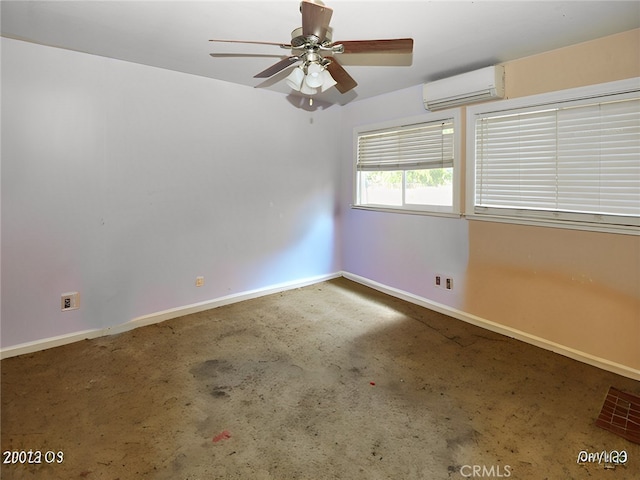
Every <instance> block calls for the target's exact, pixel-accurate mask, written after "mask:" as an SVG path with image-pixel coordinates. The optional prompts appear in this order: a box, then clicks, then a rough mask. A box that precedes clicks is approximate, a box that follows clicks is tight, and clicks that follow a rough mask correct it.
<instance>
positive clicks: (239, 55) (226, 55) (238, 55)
mask: <svg viewBox="0 0 640 480" xmlns="http://www.w3.org/2000/svg"><path fill="white" fill-rule="evenodd" d="M209 55H211V56H212V57H213V58H253V57H269V58H282V55H269V54H266V53H210V54H209Z"/></svg>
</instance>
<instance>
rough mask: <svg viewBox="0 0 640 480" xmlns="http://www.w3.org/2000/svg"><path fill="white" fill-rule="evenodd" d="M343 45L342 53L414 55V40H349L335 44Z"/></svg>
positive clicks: (335, 43)
mask: <svg viewBox="0 0 640 480" xmlns="http://www.w3.org/2000/svg"><path fill="white" fill-rule="evenodd" d="M333 43H334V45H342V46H343V47H344V51H343V52H342V53H412V52H413V38H396V39H390V40H348V41H346V42H333Z"/></svg>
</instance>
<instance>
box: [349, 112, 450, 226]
mask: <svg viewBox="0 0 640 480" xmlns="http://www.w3.org/2000/svg"><path fill="white" fill-rule="evenodd" d="M458 117H459V115H458V113H457V112H455V114H452V113H451V112H449V114H448V115H446V114H445V115H444V116H443V115H440V116H438V117H436V116H435V115H433V114H430V115H425V116H422V117H420V118H419V119H416V118H414V119H405V120H404V121H402V122H401V123H402V124H403V125H401V126H399V125H397V123H400V122H395V123H396V124H395V125H391V126H378V127H373V128H372V127H366V129H364V128H363V129H356V132H355V135H354V137H355V142H356V145H355V148H356V189H355V191H356V199H355V206H357V207H363V208H373V209H381V210H387V209H393V210H406V211H412V212H431V213H443V214H450V213H454V212H455V211H456V210H458V206H457V201H456V190H457V188H456V172H455V170H456V168H455V163H456V162H455V161H454V160H455V155H456V151H457V150H458V149H457V148H456V143H458V142H457V138H458V137H457V136H459V134H458V132H457V130H458V128H456V127H457V123H458V121H459V118H458ZM412 120H413V121H416V120H421V121H416V123H413V122H412ZM425 120H426V121H425Z"/></svg>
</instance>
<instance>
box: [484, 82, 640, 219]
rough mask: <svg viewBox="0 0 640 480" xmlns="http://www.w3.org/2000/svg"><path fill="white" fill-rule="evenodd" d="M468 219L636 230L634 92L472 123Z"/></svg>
mask: <svg viewBox="0 0 640 480" xmlns="http://www.w3.org/2000/svg"><path fill="white" fill-rule="evenodd" d="M475 131H476V138H475V143H476V144H475V206H474V210H475V213H480V214H482V213H489V214H496V215H506V216H525V217H527V216H528V217H542V218H553V219H560V220H569V221H584V222H596V223H612V224H618V225H640V221H639V220H640V96H639V94H638V92H635V93H633V94H631V95H630V94H626V95H623V96H615V95H612V96H607V97H603V98H601V99H595V100H594V99H591V100H582V101H574V102H567V103H562V104H556V105H549V106H545V107H533V108H526V109H520V110H518V111H517V112H515V111H514V112H510V111H502V112H498V113H484V114H480V115H478V116H477V117H476V130H475Z"/></svg>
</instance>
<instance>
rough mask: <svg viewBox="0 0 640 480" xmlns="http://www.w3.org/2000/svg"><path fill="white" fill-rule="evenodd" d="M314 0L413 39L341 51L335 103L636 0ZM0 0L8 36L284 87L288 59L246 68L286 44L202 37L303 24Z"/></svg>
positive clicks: (228, 4) (580, 38) (594, 24)
mask: <svg viewBox="0 0 640 480" xmlns="http://www.w3.org/2000/svg"><path fill="white" fill-rule="evenodd" d="M324 3H325V4H326V6H328V7H331V8H333V17H332V20H331V27H332V29H333V39H334V41H339V40H368V39H380V38H402V37H412V38H413V39H414V52H413V55H395V56H394V55H377V56H376V55H358V56H354V55H342V56H340V57H339V61H340V63H341V64H342V65H343V66H344V67H345V68H346V69H347V71H348V72H349V73H350V74H351V76H353V77H354V78H355V79H356V81H357V82H358V84H359V85H358V86H357V87H356V88H355V89H354V90H352V91H351V92H348V93H347V94H344V95H341V94H340V93H339V92H337V91H336V89H335V88H332V89H330V91H328V92H325V93H324V94H322V95H321V96H319V98H318V100H322V101H325V102H329V103H338V104H345V103H347V102H349V101H353V100H357V99H363V98H367V97H371V96H374V95H379V94H382V93H386V92H390V91H394V90H399V89H402V88H406V87H410V86H413V85H418V84H421V83H424V82H425V81H431V80H437V79H440V78H444V77H447V76H450V75H455V74H458V73H462V72H465V71H469V70H474V69H476V68H481V67H484V66H488V65H492V64H496V63H500V62H505V61H509V60H513V59H516V58H521V57H525V56H529V55H534V54H536V53H540V52H544V51H547V50H552V49H555V48H560V47H564V46H567V45H573V44H576V43H580V42H584V41H587V40H591V39H595V38H599V37H603V36H606V35H611V34H614V33H618V32H623V31H626V30H631V29H634V28H638V27H640V2H638V1H637V0H636V1H626V2H625V1H611V0H607V1H540V0H538V1H518V0H511V1H483V0H480V1H478V0H476V1H353V0H325V2H324ZM1 8H2V10H1V20H2V35H3V36H6V37H11V38H17V39H22V40H26V41H30V42H35V43H40V44H44V45H50V46H56V47H62V48H67V49H71V50H77V51H80V52H86V53H91V54H95V55H101V56H105V57H111V58H116V59H120V60H126V61H130V62H136V63H141V64H145V65H151V66H155V67H160V68H166V69H170V70H176V71H180V72H185V73H190V74H194V75H201V76H205V77H211V78H216V79H219V80H224V81H227V82H233V83H238V84H242V85H249V86H254V87H260V88H265V89H268V90H273V91H276V92H281V93H283V94H290V93H292V92H291V90H290V89H288V88H287V87H286V85H285V83H284V81H283V80H284V77H285V76H286V75H287V74H288V72H289V69H287V70H285V71H283V72H280V74H278V75H276V76H274V77H272V78H270V79H267V80H266V81H264V79H263V80H261V79H255V78H253V75H255V74H256V73H258V72H260V71H262V70H264V69H265V68H267V67H268V66H270V65H271V64H273V63H275V62H277V61H278V60H279V58H283V57H285V56H288V55H290V51H288V50H284V49H281V48H279V47H277V46H264V45H244V44H232V43H228V44H227V43H211V42H209V41H208V40H209V39H210V38H219V39H237V40H254V41H268V42H283V43H286V42H289V41H290V39H291V36H290V34H291V31H292V30H293V29H294V28H297V27H299V26H300V24H301V19H300V12H299V0H282V1H266V0H265V1H242V0H240V1H239V0H235V1H218V0H214V1H206V2H205V1H197V2H194V1H132V0H127V1H77V0H76V1H52V0H47V1H29V0H21V1H5V0H3V1H2V3H1ZM210 53H218V54H220V53H230V54H250V55H249V56H231V57H216V58H212V57H211V56H210V55H209V54H210ZM254 54H260V55H267V56H254Z"/></svg>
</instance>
